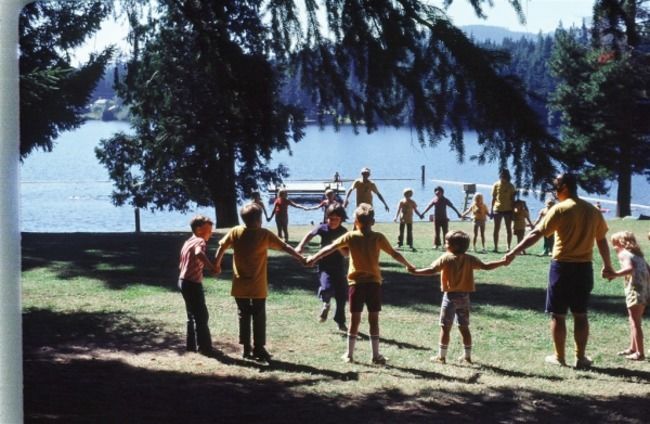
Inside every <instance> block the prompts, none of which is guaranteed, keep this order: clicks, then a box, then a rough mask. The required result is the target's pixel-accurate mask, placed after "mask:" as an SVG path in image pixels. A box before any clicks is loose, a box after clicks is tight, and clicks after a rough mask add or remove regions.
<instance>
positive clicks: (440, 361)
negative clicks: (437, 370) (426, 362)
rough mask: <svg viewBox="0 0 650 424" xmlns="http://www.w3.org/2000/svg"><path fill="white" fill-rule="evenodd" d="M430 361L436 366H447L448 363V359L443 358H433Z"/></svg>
mask: <svg viewBox="0 0 650 424" xmlns="http://www.w3.org/2000/svg"><path fill="white" fill-rule="evenodd" d="M429 359H430V360H431V362H435V363H436V364H446V363H447V359H446V358H443V357H442V356H432V357H431V358H429Z"/></svg>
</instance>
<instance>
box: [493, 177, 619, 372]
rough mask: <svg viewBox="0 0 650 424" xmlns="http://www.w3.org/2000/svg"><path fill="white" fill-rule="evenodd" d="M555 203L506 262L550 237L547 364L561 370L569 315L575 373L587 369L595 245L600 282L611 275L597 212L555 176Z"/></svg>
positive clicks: (571, 180)
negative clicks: (551, 350)
mask: <svg viewBox="0 0 650 424" xmlns="http://www.w3.org/2000/svg"><path fill="white" fill-rule="evenodd" d="M554 186H555V191H556V194H557V198H558V200H559V203H557V204H556V205H555V206H553V207H552V208H551V209H550V210H549V211H548V212H547V214H546V215H545V216H544V218H543V219H542V221H541V222H540V223H539V224H538V225H537V227H535V229H534V230H533V231H531V232H530V233H528V235H527V236H526V237H525V238H524V239H523V240H522V241H521V243H519V244H518V245H517V246H516V247H515V248H514V249H512V251H510V252H509V253H508V254H507V255H506V259H507V260H508V262H511V261H512V260H513V259H515V258H516V256H517V254H519V252H521V251H523V250H524V249H526V248H527V247H530V246H532V245H533V244H535V243H536V242H537V241H538V240H539V239H540V238H542V237H549V236H551V235H552V234H555V245H554V246H553V256H552V259H553V260H552V261H551V267H550V271H549V277H548V280H549V281H548V288H547V292H546V312H548V313H550V314H551V333H552V336H553V345H554V347H555V354H554V355H550V356H547V357H546V362H548V363H551V364H554V365H562V366H564V365H566V359H565V356H566V355H565V344H566V314H567V312H568V310H571V313H572V315H573V331H574V335H573V336H574V340H575V345H576V360H575V367H576V368H578V369H584V368H589V367H590V366H591V359H590V358H589V357H587V356H586V354H585V350H586V347H587V341H588V339H589V320H588V319H587V305H588V302H589V295H590V293H591V290H592V288H593V285H594V275H593V268H592V257H593V249H594V242H595V243H596V245H597V246H598V252H599V254H600V256H601V257H602V260H603V269H602V271H601V275H602V276H607V275H609V274H610V273H611V272H613V270H614V269H613V268H612V262H611V259H610V257H609V246H608V244H607V230H608V228H607V223H606V222H605V219H604V218H603V214H602V213H601V212H600V211H599V210H598V209H596V207H595V206H594V205H592V204H590V203H588V202H585V201H584V200H582V199H580V198H579V197H578V186H577V178H576V176H575V175H573V174H569V173H565V174H560V175H558V176H557V178H556V179H555V181H554Z"/></svg>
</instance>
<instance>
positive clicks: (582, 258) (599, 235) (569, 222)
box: [537, 199, 609, 262]
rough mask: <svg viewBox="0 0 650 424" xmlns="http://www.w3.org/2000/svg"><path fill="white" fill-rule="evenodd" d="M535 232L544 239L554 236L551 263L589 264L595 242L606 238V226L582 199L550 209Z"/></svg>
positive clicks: (601, 215)
mask: <svg viewBox="0 0 650 424" xmlns="http://www.w3.org/2000/svg"><path fill="white" fill-rule="evenodd" d="M537 228H538V229H539V230H540V231H541V232H542V234H544V236H545V237H550V236H551V235H552V234H553V233H555V244H554V245H553V259H555V260H556V261H561V262H591V260H592V258H593V252H594V241H595V240H602V239H604V238H605V237H606V236H607V230H608V229H609V228H607V222H605V218H603V214H602V213H601V212H600V211H599V210H598V209H596V207H595V206H594V205H592V204H591V203H589V202H585V201H584V200H582V199H566V200H564V201H562V202H560V203H558V204H556V205H555V206H553V207H552V208H551V209H550V210H549V211H548V213H547V214H546V215H545V216H544V219H543V220H542V222H540V223H539V225H538V226H537Z"/></svg>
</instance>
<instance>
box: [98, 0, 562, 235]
mask: <svg viewBox="0 0 650 424" xmlns="http://www.w3.org/2000/svg"><path fill="white" fill-rule="evenodd" d="M469 1H470V3H471V4H472V5H473V6H474V8H475V10H476V12H477V14H479V15H482V14H483V13H484V12H483V6H484V5H485V4H489V3H490V2H488V1H486V0H469ZM131 3H132V2H131ZM136 3H137V2H136ZM145 3H146V2H145ZM297 3H300V4H301V7H302V11H301V9H299V7H298V5H297ZM450 3H452V1H451V0H445V1H441V7H435V6H432V5H431V2H424V1H416V0H398V1H394V0H376V1H365V0H327V1H320V2H319V1H314V0H305V1H303V2H296V1H294V0H268V1H262V2H249V1H244V0H224V1H219V2H199V1H191V0H159V1H158V2H157V3H156V7H155V10H152V11H149V12H145V14H144V16H146V17H148V19H147V20H146V21H145V22H142V21H141V19H138V16H137V15H136V14H135V13H131V15H130V16H131V22H132V34H131V37H132V40H133V43H134V52H133V57H132V60H131V61H130V62H129V64H128V69H127V74H126V77H125V78H124V80H123V83H122V85H121V88H120V94H121V97H122V98H123V99H124V101H125V103H127V104H128V105H129V106H130V110H131V113H132V114H133V118H134V121H133V122H134V127H135V135H133V136H127V135H124V134H118V135H116V136H115V137H113V138H112V139H109V140H105V141H103V143H102V146H101V147H100V148H99V149H98V150H97V155H98V157H99V158H100V161H101V162H102V163H104V164H105V165H106V167H107V168H108V170H109V173H110V175H111V178H112V179H113V181H114V182H115V192H114V201H115V202H116V203H117V204H124V203H126V202H130V203H132V204H134V205H136V206H139V207H143V206H149V207H152V208H157V209H165V208H169V209H180V210H184V209H186V208H187V207H188V204H189V202H195V203H196V204H198V205H201V206H214V207H215V208H216V217H217V225H218V226H229V225H233V224H235V223H236V222H237V200H238V198H240V197H242V196H244V195H245V194H246V192H247V191H248V190H250V189H251V188H254V187H257V186H258V185H261V184H264V183H265V182H267V181H273V180H275V181H277V180H279V179H281V178H282V177H284V176H286V175H287V174H286V173H287V170H286V169H283V168H279V169H271V168H270V167H269V165H268V163H269V160H270V158H271V154H272V153H273V152H274V151H276V150H280V149H289V148H290V141H292V140H293V141H299V140H300V139H301V138H302V136H303V129H304V125H305V121H304V113H303V112H304V111H303V110H302V109H301V108H300V107H298V106H297V105H295V104H292V103H290V100H286V99H285V100H283V99H282V98H281V97H280V96H279V93H280V92H281V91H282V89H283V82H284V79H285V78H286V76H287V75H290V76H292V75H296V76H299V78H300V80H301V82H302V84H303V88H304V89H306V90H307V91H308V93H310V96H311V98H312V101H313V104H314V105H315V106H314V107H315V109H316V113H317V115H318V117H319V120H320V122H321V124H324V123H325V122H333V124H334V125H340V124H341V123H342V122H344V121H347V122H350V123H351V125H353V126H354V127H355V129H356V128H358V127H362V126H363V127H365V128H366V130H367V131H373V130H375V129H376V128H377V127H378V126H379V125H385V124H388V125H394V126H400V125H404V124H407V125H411V126H412V127H413V128H414V129H415V130H416V132H417V134H418V137H419V140H420V142H421V143H422V144H429V145H435V144H437V143H439V142H440V140H442V139H444V138H448V139H449V140H450V146H451V148H452V149H454V150H455V151H456V152H457V154H458V158H459V159H460V160H463V159H464V156H465V149H464V143H463V132H464V131H465V130H467V129H473V130H476V131H477V134H478V140H479V144H480V146H481V148H482V150H481V153H480V154H479V155H478V158H477V159H478V161H479V163H483V162H485V161H488V160H490V161H498V162H499V163H500V164H501V165H506V164H510V165H512V166H513V167H514V171H515V177H516V180H517V182H518V183H520V184H522V185H531V184H540V183H541V182H542V181H544V180H545V178H546V177H548V176H549V175H550V174H552V173H553V163H552V157H553V152H554V150H555V144H554V141H555V140H554V139H553V138H552V137H550V136H549V135H548V134H547V133H546V130H545V127H544V125H542V124H541V123H540V122H539V120H538V119H537V117H536V116H535V114H534V113H533V112H532V110H531V109H530V107H529V106H528V105H527V103H526V101H525V99H524V97H523V95H522V93H521V90H520V87H519V85H518V84H517V83H515V82H514V81H513V80H511V79H508V78H504V77H501V76H500V75H499V74H498V73H497V71H496V66H495V65H496V63H497V60H498V59H499V58H498V57H497V56H495V55H494V54H493V53H492V52H489V51H486V50H483V49H481V48H479V47H477V46H476V45H474V44H473V43H472V42H471V41H470V40H469V39H468V38H467V37H466V36H465V34H464V33H463V32H462V31H461V30H460V29H458V28H456V27H454V26H453V25H452V24H451V23H450V20H449V18H448V17H447V15H446V14H445V11H444V5H447V4H450ZM510 3H512V5H513V6H514V8H515V10H516V11H517V12H519V13H520V15H521V6H520V2H519V1H518V0H512V1H511V2H510ZM134 10H135V9H134ZM303 15H304V16H305V17H306V18H305V19H303V18H302V16H303ZM321 18H324V19H325V20H326V21H327V26H326V27H325V28H324V27H323V26H322V25H321ZM287 99H290V98H287ZM351 142H353V141H351Z"/></svg>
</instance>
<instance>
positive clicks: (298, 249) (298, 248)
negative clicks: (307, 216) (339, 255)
mask: <svg viewBox="0 0 650 424" xmlns="http://www.w3.org/2000/svg"><path fill="white" fill-rule="evenodd" d="M314 237H315V236H314V235H313V234H312V233H311V232H309V233H307V234H305V237H303V238H302V240H300V243H298V246H296V252H298V253H300V254H302V251H303V249H304V248H305V246H306V245H307V243H309V242H310V241H311V239H313V238H314Z"/></svg>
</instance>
